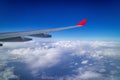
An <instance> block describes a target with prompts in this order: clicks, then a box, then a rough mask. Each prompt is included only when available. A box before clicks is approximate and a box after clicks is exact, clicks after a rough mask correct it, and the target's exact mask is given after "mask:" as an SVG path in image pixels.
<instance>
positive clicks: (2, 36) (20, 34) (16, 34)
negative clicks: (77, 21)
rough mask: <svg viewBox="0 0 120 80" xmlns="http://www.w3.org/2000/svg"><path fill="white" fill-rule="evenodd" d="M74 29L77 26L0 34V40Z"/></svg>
mask: <svg viewBox="0 0 120 80" xmlns="http://www.w3.org/2000/svg"><path fill="white" fill-rule="evenodd" d="M76 27H78V26H69V27H62V28H53V29H45V30H33V31H21V32H7V33H0V39H6V38H13V37H24V36H30V35H34V34H41V33H49V32H55V31H61V30H66V29H72V28H76Z"/></svg>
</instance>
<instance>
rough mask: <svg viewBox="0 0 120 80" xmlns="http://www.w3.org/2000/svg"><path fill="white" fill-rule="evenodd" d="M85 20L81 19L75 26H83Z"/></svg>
mask: <svg viewBox="0 0 120 80" xmlns="http://www.w3.org/2000/svg"><path fill="white" fill-rule="evenodd" d="M86 22H87V20H86V19H83V20H82V21H81V22H79V23H78V24H77V26H84V25H85V24H86Z"/></svg>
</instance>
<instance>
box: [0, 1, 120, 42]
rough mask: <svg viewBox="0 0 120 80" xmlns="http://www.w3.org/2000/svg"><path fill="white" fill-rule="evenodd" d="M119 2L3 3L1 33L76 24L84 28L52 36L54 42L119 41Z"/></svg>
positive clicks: (0, 20) (1, 4)
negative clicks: (78, 40) (65, 40)
mask: <svg viewBox="0 0 120 80" xmlns="http://www.w3.org/2000/svg"><path fill="white" fill-rule="evenodd" d="M119 3H120V1H119V0H1V1H0V32H13V31H26V30H37V29H48V28H57V27H64V26H71V25H75V24H76V23H78V22H79V21H81V20H82V19H87V20H88V22H87V24H86V25H85V27H83V28H77V29H71V30H65V31H60V32H53V33H50V34H52V35H53V39H55V38H56V39H83V40H119V39H120V9H119V8H120V5H119Z"/></svg>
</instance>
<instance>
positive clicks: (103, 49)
mask: <svg viewBox="0 0 120 80" xmlns="http://www.w3.org/2000/svg"><path fill="white" fill-rule="evenodd" d="M119 48H120V43H119V41H118V42H114V41H56V42H47V41H46V42H44V41H43V42H39V41H31V42H26V43H5V46H3V47H2V48H1V49H0V61H1V62H2V64H0V65H3V64H4V65H5V64H6V62H7V60H12V59H16V60H17V59H18V58H20V59H21V60H22V61H24V62H26V63H27V64H28V66H29V68H30V69H32V70H35V69H36V70H38V69H41V68H48V67H52V66H55V65H57V64H59V63H60V62H61V61H64V58H63V57H66V58H67V57H68V56H66V54H69V55H71V56H77V57H81V56H86V57H87V59H95V60H98V61H99V60H102V59H103V58H104V57H106V56H107V57H116V56H117V57H118V56H120V50H119ZM3 53H4V54H3ZM104 61H105V60H104ZM88 62H89V60H86V59H82V62H81V64H86V65H89V64H88ZM74 63H75V64H74V65H76V66H78V65H79V63H77V62H74ZM99 63H100V62H99ZM96 64H97V62H96V63H93V64H92V65H90V66H92V67H93V66H94V67H93V68H90V69H89V70H91V71H85V70H83V71H84V72H81V70H80V71H79V72H78V75H73V76H69V75H68V77H67V80H80V79H83V80H84V79H89V78H98V77H102V75H101V74H99V73H96V72H94V69H95V68H96V67H99V65H100V66H103V64H102V63H101V64H99V65H97V66H96ZM88 67H89V66H87V67H84V69H86V68H87V69H88ZM81 69H83V68H81ZM92 69H93V70H92ZM99 71H100V72H105V71H106V70H105V69H104V68H102V69H101V70H99ZM80 72H81V73H82V74H81V73H80ZM111 73H115V72H111ZM61 80H62V79H61ZM63 80H64V79H63Z"/></svg>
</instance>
